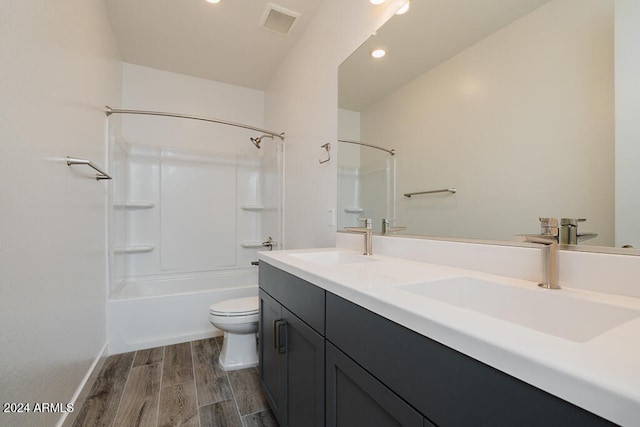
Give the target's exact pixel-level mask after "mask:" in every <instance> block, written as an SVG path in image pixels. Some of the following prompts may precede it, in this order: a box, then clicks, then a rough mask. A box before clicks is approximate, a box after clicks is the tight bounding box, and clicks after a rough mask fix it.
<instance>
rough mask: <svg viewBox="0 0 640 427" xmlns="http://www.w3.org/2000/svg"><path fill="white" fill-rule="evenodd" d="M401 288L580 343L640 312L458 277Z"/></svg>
mask: <svg viewBox="0 0 640 427" xmlns="http://www.w3.org/2000/svg"><path fill="white" fill-rule="evenodd" d="M398 289H401V290H404V291H407V292H411V293H413V294H416V295H420V296H423V297H427V298H432V299H435V300H438V301H441V302H444V303H446V304H450V305H454V306H457V307H460V308H464V309H467V310H472V311H475V312H478V313H482V314H484V315H487V316H491V317H494V318H496V319H500V320H505V321H507V322H511V323H515V324H517V325H520V326H524V327H527V328H531V329H535V330H537V331H540V332H544V333H546V334H549V335H554V336H557V337H560V338H564V339H567V340H570V341H575V342H585V341H589V340H591V339H593V338H595V337H597V336H598V335H600V334H602V333H604V332H606V331H608V330H610V329H613V328H615V327H616V326H619V325H621V324H623V323H625V322H628V321H630V320H633V319H636V318H638V317H640V311H638V310H634V309H630V308H625V307H619V306H615V305H610V304H605V303H600V302H597V301H591V300H586V299H581V298H579V297H575V296H572V295H567V294H566V293H565V292H563V291H562V290H553V291H549V290H545V289H540V288H538V287H536V286H532V287H531V289H527V288H520V287H517V286H510V285H507V284H502V283H497V282H490V281H485V280H480V279H476V278H472V277H462V276H461V277H452V278H448V279H443V280H436V281H432V282H425V283H418V284H414V285H403V286H398Z"/></svg>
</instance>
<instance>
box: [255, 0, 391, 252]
mask: <svg viewBox="0 0 640 427" xmlns="http://www.w3.org/2000/svg"><path fill="white" fill-rule="evenodd" d="M402 3H403V1H401V0H394V1H391V2H387V3H385V4H384V5H382V6H372V5H371V4H370V3H369V2H366V1H360V2H354V1H344V0H326V1H325V2H324V3H323V4H322V5H321V6H320V8H319V9H318V11H317V12H316V15H315V16H314V18H313V21H312V22H311V24H310V26H309V27H308V28H307V30H306V32H305V34H304V35H303V36H302V37H301V39H300V40H299V41H298V43H296V45H295V46H294V47H293V49H292V50H291V51H290V53H289V54H288V56H287V57H286V58H285V59H284V60H283V61H282V63H281V65H280V67H279V68H278V70H277V72H276V75H275V76H274V78H273V79H272V81H271V82H270V84H269V86H268V88H267V90H266V92H265V94H266V97H265V106H266V107H265V111H266V115H265V117H266V118H265V124H266V126H267V127H268V128H273V129H282V130H283V131H284V132H285V133H286V140H285V150H286V163H285V176H286V182H287V185H286V189H285V223H286V225H287V228H286V244H287V246H288V248H302V247H314V246H315V247H321V246H333V245H334V244H335V231H336V226H335V222H334V225H331V226H330V225H329V223H330V221H329V211H330V210H332V209H333V210H334V212H335V209H336V197H337V194H336V192H337V190H336V188H337V182H336V177H337V162H336V161H332V162H329V163H325V164H322V165H321V164H319V163H318V160H319V159H320V158H324V157H323V156H325V155H326V154H325V153H324V149H323V148H321V147H320V146H321V145H323V144H325V143H327V142H330V143H331V144H332V147H333V149H332V156H334V158H335V154H336V146H337V144H335V142H336V139H337V135H338V134H337V121H338V118H337V116H338V114H337V105H338V65H340V63H341V62H342V61H344V60H345V59H346V58H347V56H348V55H349V54H350V53H351V52H353V51H354V50H355V49H356V48H357V47H358V46H359V45H360V44H361V43H362V42H364V41H365V40H366V38H367V37H368V36H369V35H371V34H372V32H373V31H374V30H376V29H377V28H378V27H379V26H380V25H382V23H383V22H384V21H385V20H386V18H387V17H388V16H389V15H390V14H391V13H393V11H395V10H397V9H398V8H399V7H400V5H401V4H402ZM310 224H312V225H310Z"/></svg>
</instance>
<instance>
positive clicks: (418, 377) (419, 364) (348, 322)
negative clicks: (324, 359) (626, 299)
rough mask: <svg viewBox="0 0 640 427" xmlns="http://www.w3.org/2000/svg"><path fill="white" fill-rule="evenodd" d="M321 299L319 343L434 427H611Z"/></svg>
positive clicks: (404, 331)
mask: <svg viewBox="0 0 640 427" xmlns="http://www.w3.org/2000/svg"><path fill="white" fill-rule="evenodd" d="M326 299H327V303H326V316H327V325H326V339H327V341H328V342H329V341H330V342H331V343H332V344H333V345H335V346H336V347H338V348H340V350H341V351H342V352H344V353H345V354H346V355H348V356H349V357H350V358H351V359H353V361H354V362H355V363H357V364H358V365H359V366H361V367H362V368H363V369H364V370H366V371H367V372H369V373H370V374H371V375H372V376H374V377H375V378H377V380H378V381H380V382H381V383H383V384H384V385H385V386H386V387H388V388H389V389H390V390H393V392H394V393H395V394H397V395H398V396H399V397H400V398H401V399H403V400H404V401H405V402H407V404H409V405H411V406H412V407H413V408H415V409H416V410H417V411H418V412H420V413H421V414H423V415H424V416H425V417H426V418H427V419H428V420H430V421H431V422H432V423H433V424H435V425H438V426H469V425H479V426H495V425H513V426H545V427H546V426H563V427H564V426H603V425H609V426H610V425H614V424H612V423H610V422H609V421H607V420H604V419H603V418H600V417H598V416H596V415H594V414H592V413H590V412H587V411H585V410H584V409H582V408H579V407H577V406H575V405H572V404H571V403H569V402H566V401H564V400H562V399H559V398H557V397H555V396H553V395H551V394H549V393H547V392H545V391H543V390H540V389H538V388H536V387H533V386H531V385H529V384H526V383H524V382H522V381H520V380H518V379H517V378H514V377H512V376H510V375H507V374H505V373H503V372H501V371H499V370H497V369H495V368H493V367H491V366H488V365H486V364H484V363H481V362H479V361H477V360H475V359H473V358H471V357H469V356H466V355H464V354H462V353H459V352H457V351H455V350H453V349H451V348H449V347H446V346H444V345H442V344H440V343H438V342H436V341H433V340H431V339H429V338H427V337H425V336H423V335H420V334H418V333H416V332H414V331H412V330H410V329H408V328H405V327H403V326H401V325H399V324H397V323H394V322H392V321H390V320H388V319H386V318H384V317H382V316H380V315H378V314H376V313H373V312H371V311H369V310H367V309H364V308H362V307H360V306H358V305H356V304H354V303H352V302H350V301H347V300H345V299H343V298H340V297H338V296H336V295H334V294H331V293H329V292H327V298H326ZM327 346H328V345H327ZM327 353H328V352H327ZM427 425H428V424H427Z"/></svg>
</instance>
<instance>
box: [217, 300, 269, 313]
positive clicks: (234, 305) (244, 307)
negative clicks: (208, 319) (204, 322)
mask: <svg viewBox="0 0 640 427" xmlns="http://www.w3.org/2000/svg"><path fill="white" fill-rule="evenodd" d="M259 304H260V302H259V299H258V297H247V298H235V299H229V300H226V301H220V302H217V303H215V304H213V305H211V307H209V312H210V313H211V314H216V315H219V316H246V315H249V314H257V313H258V311H259Z"/></svg>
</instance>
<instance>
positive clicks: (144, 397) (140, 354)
mask: <svg viewBox="0 0 640 427" xmlns="http://www.w3.org/2000/svg"><path fill="white" fill-rule="evenodd" d="M221 348H222V338H221V337H219V338H210V339H204V340H199V341H192V342H187V343H182V344H175V345H169V346H166V347H158V348H152V349H149V350H141V351H136V352H131V353H124V354H118V355H114V356H110V357H108V358H107V360H106V361H105V363H104V366H103V367H102V370H101V371H100V373H99V374H98V377H97V378H96V380H95V382H94V384H93V386H92V388H91V391H90V392H89V394H88V395H87V398H86V399H85V401H84V403H83V404H82V406H81V407H80V408H79V411H78V414H77V416H76V418H75V420H74V422H73V426H79V427H88V426H152V427H156V426H194V427H198V426H200V427H209V426H229V427H236V426H238V427H253V426H277V423H276V421H275V419H274V417H273V415H272V414H271V411H270V410H269V408H268V405H267V403H266V401H265V399H264V396H263V394H262V390H261V388H260V384H259V381H258V370H257V368H249V369H242V370H237V371H228V372H225V371H223V370H222V369H221V368H220V365H219V363H218V357H219V355H220V349H221Z"/></svg>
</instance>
